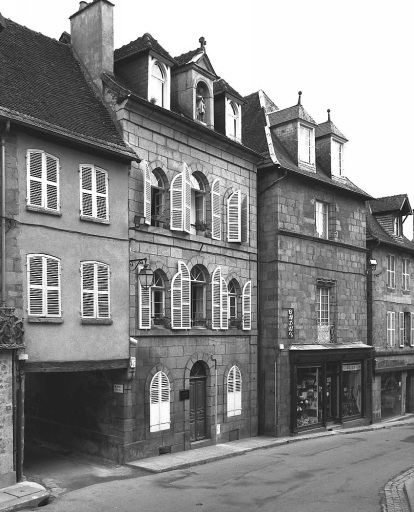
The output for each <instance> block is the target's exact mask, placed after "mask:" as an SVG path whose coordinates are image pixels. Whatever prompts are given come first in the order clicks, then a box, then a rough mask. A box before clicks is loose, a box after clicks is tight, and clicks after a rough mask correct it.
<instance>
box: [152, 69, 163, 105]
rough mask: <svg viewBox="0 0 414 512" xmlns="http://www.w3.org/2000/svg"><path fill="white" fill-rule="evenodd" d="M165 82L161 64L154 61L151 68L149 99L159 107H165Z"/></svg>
mask: <svg viewBox="0 0 414 512" xmlns="http://www.w3.org/2000/svg"><path fill="white" fill-rule="evenodd" d="M165 83H166V77H165V71H164V69H163V67H162V66H161V64H160V63H159V62H157V61H155V62H154V64H153V65H152V69H151V90H150V101H151V102H152V103H155V104H156V105H159V106H160V107H165Z"/></svg>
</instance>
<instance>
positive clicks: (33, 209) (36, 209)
mask: <svg viewBox="0 0 414 512" xmlns="http://www.w3.org/2000/svg"><path fill="white" fill-rule="evenodd" d="M26 210H28V211H29V212H36V213H46V214H48V215H56V216H58V217H62V212H61V211H59V210H49V209H48V208H43V207H42V206H35V205H33V204H28V205H26Z"/></svg>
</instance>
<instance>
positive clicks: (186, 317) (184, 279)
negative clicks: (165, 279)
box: [171, 261, 191, 329]
mask: <svg viewBox="0 0 414 512" xmlns="http://www.w3.org/2000/svg"><path fill="white" fill-rule="evenodd" d="M190 327H191V281H190V271H189V270H188V267H187V265H186V264H185V263H184V262H183V261H179V262H178V272H177V273H176V274H175V276H174V277H173V278H172V281H171V328H172V329H190Z"/></svg>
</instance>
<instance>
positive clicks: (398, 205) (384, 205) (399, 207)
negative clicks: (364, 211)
mask: <svg viewBox="0 0 414 512" xmlns="http://www.w3.org/2000/svg"><path fill="white" fill-rule="evenodd" d="M369 206H370V208H371V212H372V213H373V214H378V213H387V212H395V211H398V212H400V211H401V213H403V214H407V213H410V212H411V206H410V202H409V201H408V196H407V194H399V195H396V196H387V197H379V198H377V199H374V200H372V201H370V202H369Z"/></svg>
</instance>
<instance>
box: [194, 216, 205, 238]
mask: <svg viewBox="0 0 414 512" xmlns="http://www.w3.org/2000/svg"><path fill="white" fill-rule="evenodd" d="M193 226H194V227H195V229H196V234H197V235H202V236H203V235H204V232H205V231H206V230H207V229H208V225H207V222H206V221H205V220H196V221H195V223H194V224H193Z"/></svg>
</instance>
